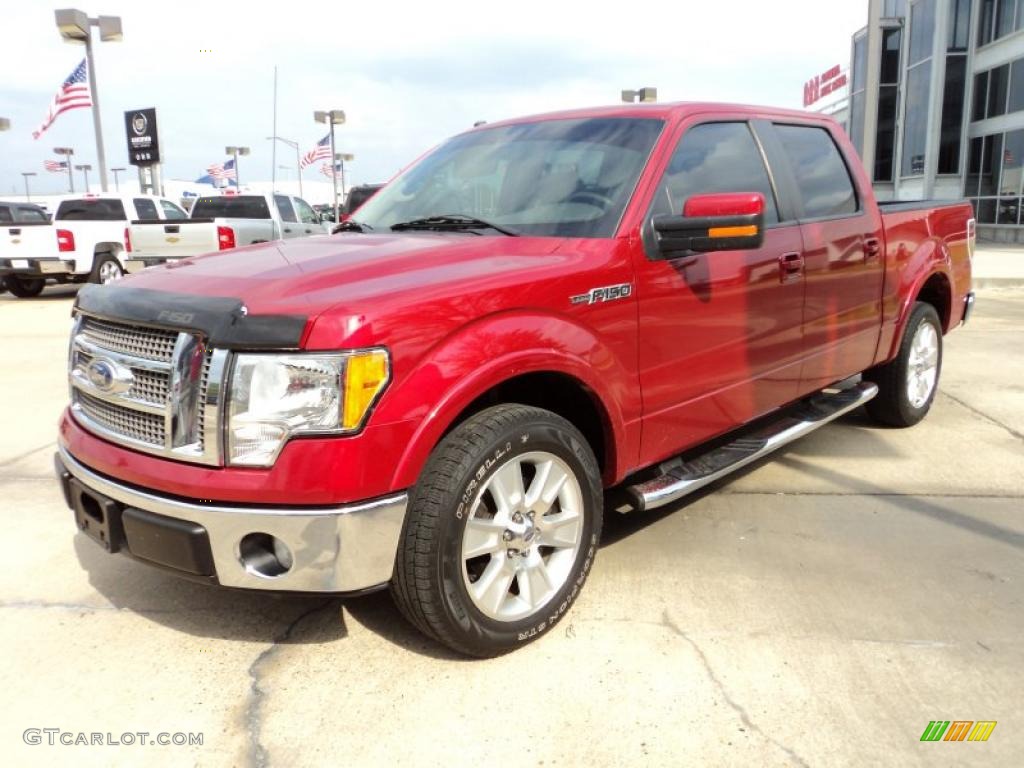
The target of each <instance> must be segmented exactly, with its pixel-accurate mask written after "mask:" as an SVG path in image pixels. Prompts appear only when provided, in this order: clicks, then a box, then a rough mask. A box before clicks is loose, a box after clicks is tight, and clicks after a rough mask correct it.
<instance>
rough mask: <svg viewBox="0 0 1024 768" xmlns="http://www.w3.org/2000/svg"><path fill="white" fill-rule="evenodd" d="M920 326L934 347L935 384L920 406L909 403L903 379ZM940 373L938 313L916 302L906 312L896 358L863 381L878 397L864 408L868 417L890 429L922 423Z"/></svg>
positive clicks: (871, 372)
mask: <svg viewBox="0 0 1024 768" xmlns="http://www.w3.org/2000/svg"><path fill="white" fill-rule="evenodd" d="M923 324H929V325H931V326H932V327H933V329H934V331H935V335H936V339H937V344H938V359H937V363H936V366H937V367H936V370H935V383H934V385H933V386H932V389H931V393H930V394H929V395H928V398H927V399H926V400H925V401H924V402H923V403H921V404H919V405H915V404H914V403H912V402H911V400H910V397H909V395H908V392H907V375H908V370H909V367H910V358H911V349H912V347H913V343H914V338H915V336H916V335H917V333H918V329H920V328H921V326H922V325H923ZM941 373H942V323H941V321H940V320H939V313H938V312H936V311H935V307H933V306H932V305H931V304H925V303H923V302H920V301H919V302H917V303H916V304H914V307H913V309H912V310H911V311H910V318H909V319H908V320H907V327H906V329H905V330H904V332H903V340H902V341H901V342H900V348H899V351H898V352H897V354H896V357H895V358H894V359H893V360H891V361H890V362H888V363H886V364H885V365H880V366H878V367H877V368H873V369H871V370H870V371H867V372H866V373H865V374H864V378H865V379H867V380H868V381H873V382H874V383H875V384H877V385H878V395H877V396H876V397H875V398H874V399H872V400H871V401H870V402H868V404H867V411H868V415H870V416H871V417H872V418H873V419H875V420H876V421H878V422H880V423H882V424H886V425H888V426H891V427H912V426H914V425H915V424H917V423H918V422H919V421H921V419H923V418H924V417H925V416H926V415H927V414H928V411H929V410H930V409H931V407H932V403H933V402H934V401H935V395H936V393H937V392H938V391H939V379H940V377H941Z"/></svg>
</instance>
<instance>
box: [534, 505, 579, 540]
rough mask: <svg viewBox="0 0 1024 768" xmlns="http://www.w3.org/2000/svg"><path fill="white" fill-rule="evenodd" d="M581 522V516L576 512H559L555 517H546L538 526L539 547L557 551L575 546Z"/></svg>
mask: <svg viewBox="0 0 1024 768" xmlns="http://www.w3.org/2000/svg"><path fill="white" fill-rule="evenodd" d="M582 520H583V519H582V517H581V515H579V513H576V512H559V513H558V514H555V515H548V516H547V517H545V518H544V519H543V520H542V521H541V523H540V524H539V526H538V527H539V528H540V543H541V546H544V547H556V548H558V549H564V548H565V547H573V546H576V542H577V541H578V540H579V527H580V523H581V522H582Z"/></svg>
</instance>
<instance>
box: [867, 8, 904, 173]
mask: <svg viewBox="0 0 1024 768" xmlns="http://www.w3.org/2000/svg"><path fill="white" fill-rule="evenodd" d="M902 40H903V30H902V29H901V28H900V27H893V28H892V29H886V30H883V31H882V66H881V78H880V82H879V88H878V127H877V130H876V132H875V171H874V180H875V181H892V179H893V173H894V172H895V159H896V109H897V105H898V103H899V84H900V43H901V41H902Z"/></svg>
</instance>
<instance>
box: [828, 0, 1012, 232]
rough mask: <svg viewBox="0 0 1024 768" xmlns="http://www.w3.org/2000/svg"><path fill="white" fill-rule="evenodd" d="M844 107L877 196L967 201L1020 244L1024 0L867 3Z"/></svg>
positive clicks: (984, 223)
mask: <svg viewBox="0 0 1024 768" xmlns="http://www.w3.org/2000/svg"><path fill="white" fill-rule="evenodd" d="M844 112H845V115H844V116H845V117H846V120H845V122H846V124H847V130H848V131H849V134H850V137H851V139H852V140H853V142H854V145H855V146H856V147H857V150H858V152H860V155H861V158H862V159H863V160H864V165H865V167H866V168H867V169H868V171H869V173H870V174H871V176H872V179H873V182H874V187H875V191H876V194H877V195H878V197H879V199H881V200H917V199H921V198H942V199H955V198H961V197H966V198H968V199H969V200H971V201H972V202H973V203H974V208H975V211H976V212H977V219H978V233H979V235H980V236H983V237H988V238H990V239H994V240H999V241H1004V242H1024V215H1022V211H1021V208H1022V206H1021V198H1022V196H1024V189H1022V186H1021V185H1022V183H1024V173H1022V168H1024V0H870V2H869V9H868V25H867V27H865V28H864V29H862V30H861V31H859V32H858V33H857V34H855V35H854V37H853V46H852V50H851V61H850V69H849V102H848V110H844Z"/></svg>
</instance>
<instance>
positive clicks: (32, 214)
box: [18, 208, 49, 221]
mask: <svg viewBox="0 0 1024 768" xmlns="http://www.w3.org/2000/svg"><path fill="white" fill-rule="evenodd" d="M18 218H19V219H21V220H22V221H49V219H48V218H46V214H44V213H43V212H42V211H40V210H37V209H35V208H19V209H18Z"/></svg>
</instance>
